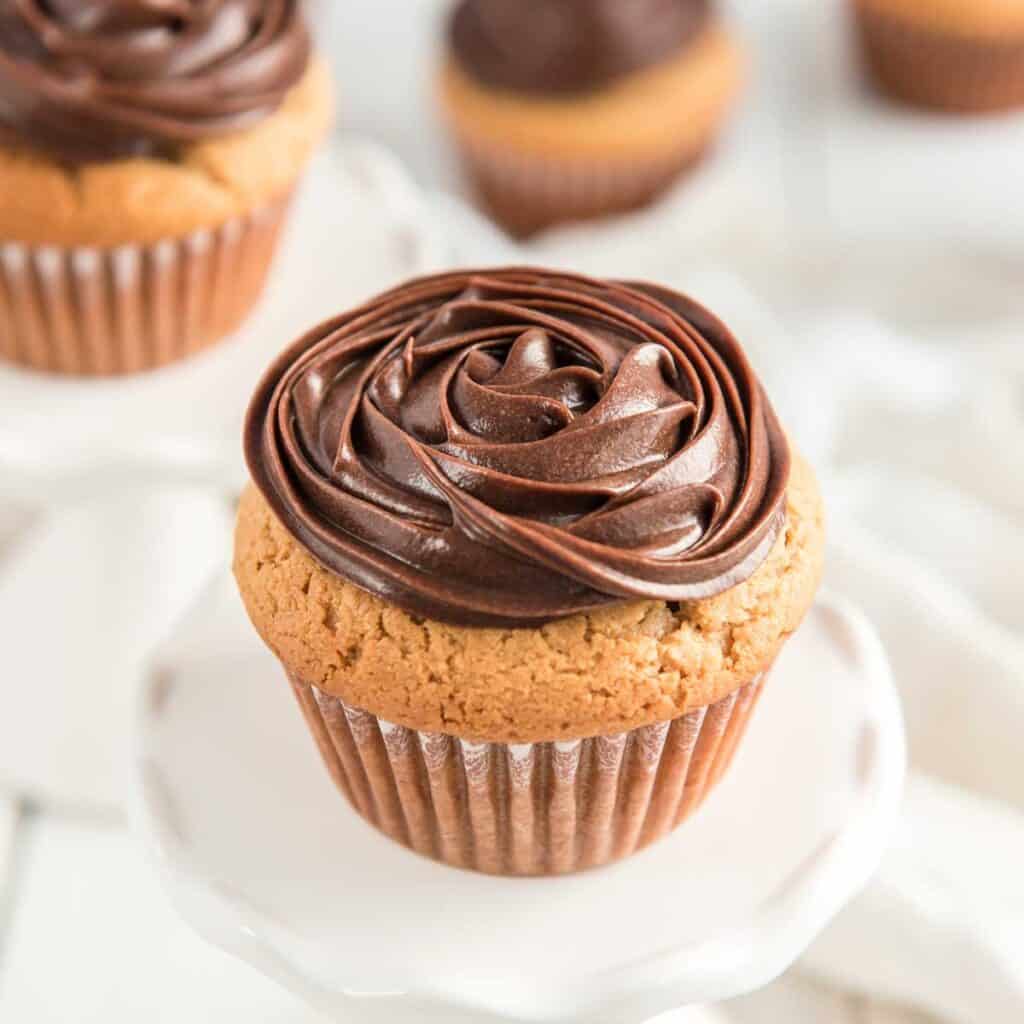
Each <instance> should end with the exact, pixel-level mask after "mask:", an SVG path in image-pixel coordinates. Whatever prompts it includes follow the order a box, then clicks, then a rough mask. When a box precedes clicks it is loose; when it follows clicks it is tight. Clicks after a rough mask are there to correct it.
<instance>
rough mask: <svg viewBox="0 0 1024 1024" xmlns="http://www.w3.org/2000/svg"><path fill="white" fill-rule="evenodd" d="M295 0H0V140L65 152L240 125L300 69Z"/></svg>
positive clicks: (158, 144) (121, 152)
mask: <svg viewBox="0 0 1024 1024" xmlns="http://www.w3.org/2000/svg"><path fill="white" fill-rule="evenodd" d="M300 6H301V0H0V139H2V140H4V141H6V142H8V143H11V142H13V143H19V144H28V145H31V146H34V147H37V148H39V149H42V150H44V151H46V152H49V153H52V154H54V155H55V156H57V157H59V158H61V159H65V160H68V161H71V162H80V161H88V160H108V159H114V158H117V157H122V156H130V155H138V154H164V153H167V152H173V150H174V149H175V148H176V147H178V146H180V145H182V144H185V143H190V142H196V141H199V140H202V139H206V138H210V137H213V136H217V135H221V134H224V133H226V132H231V131H236V130H238V129H241V128H245V127H247V126H248V125H250V124H252V123H253V122H254V121H257V120H259V119H260V118H262V117H265V116H266V115H267V114H269V113H270V112H272V111H273V110H274V109H275V108H276V107H277V106H278V105H279V104H280V103H281V101H282V99H283V98H284V96H285V93H286V92H287V91H288V89H290V88H291V87H292V86H293V85H295V84H296V82H298V80H299V79H300V78H301V76H302V74H303V72H304V70H305V68H306V65H307V63H308V61H309V53H310V41H309V35H308V32H307V29H306V26H305V22H304V19H303V17H302V15H301V10H300Z"/></svg>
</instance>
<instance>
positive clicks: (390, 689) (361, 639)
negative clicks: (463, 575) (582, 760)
mask: <svg viewBox="0 0 1024 1024" xmlns="http://www.w3.org/2000/svg"><path fill="white" fill-rule="evenodd" d="M823 551H824V523H823V510H822V504H821V498H820V496H819V494H818V489H817V485H816V483H815V480H814V476H813V474H812V473H811V471H810V469H809V467H808V466H807V464H806V463H805V462H804V461H803V460H802V459H800V458H799V457H797V459H796V461H795V463H794V465H793V473H792V477H791V480H790V484H789V488H788V495H787V510H786V526H785V529H784V531H783V532H782V534H781V535H780V536H779V538H778V540H777V541H776V543H775V546H774V548H773V549H772V551H771V553H770V554H769V556H768V558H767V560H766V561H765V562H764V563H763V564H762V565H761V567H760V568H759V569H758V570H757V571H756V572H755V573H754V575H753V576H751V577H750V579H748V580H747V581H746V582H745V583H741V584H739V585H738V586H736V587H733V588H732V589H730V590H727V591H725V592H724V593H722V594H719V595H718V596H717V597H712V598H708V599H705V600H702V601H693V602H682V603H678V604H676V603H670V602H665V601H634V602H629V603H626V604H620V605H613V606H609V607H606V608H603V609H600V610H598V611H594V612H588V613H585V614H580V615H573V616H570V617H569V618H565V619H561V620H559V621H557V622H553V623H550V624H548V625H545V626H541V627H538V628H535V629H503V628H483V629H481V628H473V627H466V626H456V625H450V624H447V623H442V622H437V621H433V620H430V619H423V618H421V617H419V616H416V615H411V614H409V613H408V612H406V611H403V610H402V609H401V608H399V607H397V606H396V605H394V604H391V603H389V602H387V601H383V600H381V599H380V598H378V597H376V596H374V595H372V594H369V593H367V592H366V591H364V590H361V589H360V588H359V587H356V586H354V585H353V584H351V583H348V582H347V581H345V580H344V579H342V578H341V577H339V576H337V575H335V574H334V573H331V572H328V571H327V570H326V569H324V568H323V567H322V566H321V565H319V564H318V563H317V562H316V561H315V560H314V559H313V558H312V557H311V556H310V555H309V553H308V552H307V551H306V550H305V549H304V548H303V547H302V545H300V544H299V543H298V542H297V541H296V540H295V538H294V537H293V536H292V535H291V534H290V533H289V532H288V531H287V530H286V529H285V528H284V527H283V526H282V525H281V523H280V521H279V520H278V519H277V518H276V516H275V515H274V513H273V512H272V511H271V510H270V508H269V506H268V505H267V503H266V501H265V500H264V499H263V497H262V496H261V495H260V494H259V492H258V491H257V490H256V489H255V488H252V487H250V488H249V489H248V490H247V491H246V492H245V494H244V496H243V498H242V503H241V507H240V509H239V515H238V526H237V530H236V536H235V559H234V568H235V576H236V578H237V580H238V585H239V588H240V590H241V594H242V598H243V600H244V602H245V605H246V608H247V610H248V613H249V616H250V618H251V619H252V621H253V623H254V625H255V626H256V629H257V630H258V632H259V633H260V635H261V636H262V637H263V639H264V641H265V642H266V643H267V645H268V646H269V647H270V648H271V650H273V651H274V653H275V654H276V655H277V656H278V658H279V659H280V660H281V662H282V663H283V664H284V666H285V668H286V669H287V670H288V672H290V673H291V674H292V675H293V676H294V677H295V678H296V679H299V680H301V681H302V682H304V683H306V684H307V685H312V686H316V687H318V688H319V689H321V690H322V691H324V692H326V693H328V694H331V695H333V696H337V697H340V698H342V699H343V700H345V701H346V702H348V703H349V704H351V705H353V706H355V707H358V708H363V709H365V710H367V711H369V712H371V713H373V714H375V715H378V716H380V717H382V718H384V719H385V720H387V721H391V722H396V723H398V724H400V725H405V726H407V727H409V728H415V729H426V730H432V731H437V732H447V733H454V734H457V735H460V736H463V737H466V738H470V739H477V740H485V741H489V742H495V743H504V742H508V743H515V742H537V741H541V740H552V739H571V738H576V737H584V736H595V735H607V734H611V733H616V732H621V731H624V730H627V729H632V728H636V727H639V726H643V725H650V724H652V723H654V722H662V721H669V720H671V719H674V718H677V717H679V716H680V715H683V714H686V713H687V712H689V711H692V710H694V709H695V708H700V707H704V706H706V705H708V704H710V703H713V702H714V701H716V700H720V699H722V698H724V697H726V696H728V695H729V694H730V693H731V692H733V691H734V690H736V689H738V688H739V687H741V686H744V685H746V684H747V683H749V682H751V681H752V680H753V679H756V678H757V677H758V675H759V674H761V673H762V672H765V671H767V670H768V668H769V667H770V666H771V664H772V662H773V660H774V659H775V657H776V655H777V653H778V651H779V648H780V647H781V645H782V644H783V642H784V641H785V639H786V637H787V636H789V634H790V633H792V632H793V630H795V629H796V627H797V626H798V625H799V624H800V621H801V619H802V618H803V616H804V614H805V613H806V611H807V609H808V607H809V606H810V603H811V601H812V599H813V597H814V593H815V590H816V589H817V586H818V582H819V578H820V575H821V567H822V560H823Z"/></svg>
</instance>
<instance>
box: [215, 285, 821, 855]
mask: <svg viewBox="0 0 1024 1024" xmlns="http://www.w3.org/2000/svg"><path fill="white" fill-rule="evenodd" d="M246 454H247V459H248V463H249V467H250V470H251V473H252V476H253V480H254V483H255V485H256V486H255V487H254V488H250V489H249V490H248V491H247V492H246V494H245V496H244V497H243V500H242V504H241V509H240V513H239V519H238V527H237V534H236V548H235V574H236V578H237V580H238V583H239V587H240V590H241V593H242V596H243V599H244V601H245V604H246V607H247V609H248V611H249V615H250V617H251V618H252V620H253V622H254V624H255V626H256V628H257V629H258V631H259V632H260V634H261V635H262V637H263V638H264V640H265V641H266V642H267V644H268V645H269V646H270V647H271V648H272V649H273V651H274V652H275V653H276V655H277V656H278V658H279V659H280V660H281V662H282V664H283V666H284V669H285V671H286V673H287V675H288V677H289V678H290V680H291V683H292V685H293V687H294V689H295V692H296V694H297V695H298V698H299V702H300V704H301V706H302V708H303V711H304V713H305V716H306V719H307V721H308V723H309V726H310V728H311V731H312V733H313V735H314V737H315V738H316V741H317V743H318V745H319V747H320V749H321V752H322V754H323V757H324V760H325V762H326V764H327V766H328V768H329V770H330V771H331V773H332V775H333V777H334V779H335V781H336V782H337V784H338V786H339V787H340V789H341V790H342V791H343V792H344V793H345V795H346V796H347V797H348V798H349V799H350V801H351V802H352V804H353V805H354V806H355V807H356V809H357V810H358V811H359V812H360V813H361V814H362V815H364V816H365V817H366V818H367V819H368V820H370V821H371V822H373V823H374V824H375V825H377V826H378V827H379V828H381V829H382V830H383V831H384V832H386V833H387V834H388V835H390V836H392V837H393V838H395V839H397V840H398V841H400V842H402V843H405V844H406V845H408V846H410V847H412V848H413V849H415V850H417V851H419V852H421V853H423V854H426V855H428V856H432V857H435V858H437V859H440V860H443V861H446V862H448V863H451V864H455V865H459V866H465V867H473V868H476V869H479V870H482V871H487V872H493V873H498V874H549V873H559V872H565V871H572V870H578V869H581V868H585V867H592V866H596V865H599V864H603V863H606V862H608V861H611V860H614V859H616V858H619V857H622V856H625V855H627V854H629V853H631V852H633V851H634V850H636V849H639V848H640V847H642V846H644V845H646V844H647V843H650V842H652V841H653V840H655V839H657V838H659V837H660V836H662V835H664V834H666V833H667V832H668V831H669V830H671V829H672V828H674V827H675V826H676V825H678V824H679V823H680V822H681V821H682V820H683V819H684V818H685V817H686V816H687V815H688V814H690V813H691V812H692V811H693V810H694V809H695V808H696V807H697V806H698V805H699V804H700V803H701V801H702V800H703V798H704V796H705V795H706V793H707V792H708V791H709V789H710V788H711V787H712V786H713V785H714V784H715V783H716V782H717V781H718V779H719V778H720V777H721V776H722V773H723V772H724V771H725V769H726V768H727V766H728V764H729V762H730V760H731V758H732V755H733V753H734V751H735V749H736V746H737V744H738V742H739V740H740V737H741V735H742V733H743V730H744V728H745V726H746V724H747V720H748V718H749V716H750V714H751V712H752V710H753V708H754V706H755V704H756V702H757V699H758V697H759V695H760V693H761V690H762V687H763V686H764V683H765V679H766V676H767V673H768V672H769V670H770V668H771V665H772V663H773V661H774V659H775V657H776V655H777V654H778V652H779V649H780V648H781V646H782V644H783V642H784V641H785V639H786V637H787V636H789V634H790V633H792V632H793V630H794V629H795V628H796V627H797V626H798V624H799V623H800V621H801V619H802V618H803V615H804V613H805V611H806V609H807V607H808V605H809V604H810V601H811V599H812V597H813V594H814V591H815V588H816V586H817V582H818V578H819V574H820V568H821V560H822V541H823V529H822V511H821V503H820V499H819V496H818V492H817V488H816V485H815V483H814V479H813V476H812V475H811V473H810V471H809V470H808V469H807V467H806V466H805V465H804V463H803V462H802V461H801V460H800V459H799V458H797V459H796V460H795V462H794V461H793V460H792V459H791V455H790V450H789V446H788V444H787V440H786V437H785V435H784V434H783V432H782V429H781V427H780V426H779V423H778V421H777V420H776V418H775V415H774V413H773V411H772V409H771V407H770V405H769V403H768V401H767V399H766V398H765V396H764V394H763V392H762V390H761V386H760V384H759V383H758V381H757V379H756V377H755V376H754V375H753V373H752V371H751V369H750V367H749V365H748V364H747V362H746V360H745V358H744V356H743V354H742V351H741V349H740V348H739V346H738V344H737V342H736V341H735V339H734V338H733V337H732V335H731V334H730V333H729V331H728V330H727V329H726V328H725V327H724V326H723V325H722V324H721V323H720V322H719V321H717V320H716V319H715V318H714V317H713V316H712V315H711V314H710V313H708V312H707V311H706V310H704V309H702V308H701V307H700V306H698V305H696V304H695V303H693V302H692V301H690V300H689V299H686V298H684V297H683V296H680V295H676V294H674V293H670V292H667V291H664V290H661V289H657V288H653V287H650V286H642V285H635V286H627V285H621V284H616V283H610V282H601V281H594V280H589V279H585V278H580V277H575V276H570V275H566V274H560V273H554V272H547V271H530V270H504V271H484V272H481V273H477V274H474V273H468V272H463V273H454V274H448V275H442V276H439V277H435V278H428V279H423V280H418V281H413V282H411V283H410V284H408V285H406V286H404V287H401V288H398V289H396V290H394V291H392V292H389V293H386V294H385V295H382V296H380V297H378V298H377V299H374V300H373V301H372V302H370V303H368V304H367V305H365V306H364V307H362V308H360V309H358V310H355V311H353V312H352V313H350V314H347V315H345V316H341V317H338V318H337V319H335V320H333V321H330V322H328V323H326V324H324V325H322V326H321V327H319V328H317V329H315V330H313V331H311V332H310V333H309V334H308V335H306V336H305V337H304V338H303V339H301V340H300V341H299V342H298V343H297V344H296V345H294V346H292V347H291V348H290V349H288V350H286V351H285V352H284V353H283V354H282V356H281V357H280V358H279V360H278V361H277V362H276V363H275V364H274V365H273V366H272V367H271V369H270V371H269V372H268V374H267V375H266V377H265V378H264V380H263V382H262V383H261V384H260V386H259V388H258V390H257V393H256V395H255V397H254V399H253V402H252V405H251V407H250V411H249V415H248V420H247V427H246Z"/></svg>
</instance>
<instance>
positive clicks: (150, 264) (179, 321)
mask: <svg viewBox="0 0 1024 1024" xmlns="http://www.w3.org/2000/svg"><path fill="white" fill-rule="evenodd" d="M290 198H291V196H290V195H288V196H285V197H283V198H282V199H280V200H277V201H275V202H272V203H270V204H267V205H265V206H263V207H261V208H259V209H258V210H256V211H254V212H252V213H249V214H246V215H245V216H241V217H236V218H234V219H232V220H229V221H227V222H225V223H223V224H220V225H219V226H216V227H213V228H209V229H203V230H200V231H195V232H193V233H191V234H189V235H186V236H184V237H182V238H176V239H166V240H163V241H159V242H156V243H154V244H149V245H121V246H116V247H113V248H92V247H88V246H80V247H75V248H61V247H59V246H49V245H25V244H22V243H19V242H0V359H4V360H7V361H8V362H12V363H16V364H18V365H21V366H25V367H29V368H31V369H34V370H42V371H46V372H50V373H62V374H72V375H76V376H113V375H117V374H126V373H136V372H139V371H142V370H150V369H155V368H156V367H159V366H165V365H167V364H168V363H174V362H177V361H178V360H180V359H184V358H185V357H187V356H189V355H191V354H193V353H195V352H198V351H200V350H201V349H203V348H206V347H207V346H209V345H211V344H213V343H214V342H216V341H218V340H219V339H220V338H223V337H224V336H225V335H227V334H230V333H231V332H232V331H233V330H235V329H236V328H237V327H239V326H240V325H241V323H242V321H243V320H244V319H245V317H246V315H247V314H248V313H249V311H250V310H251V309H252V307H253V305H254V304H255V302H256V300H257V299H258V298H259V296H260V293H261V292H262V290H263V286H264V283H265V281H266V278H267V272H268V270H269V268H270V264H271V261H272V259H273V256H274V251H275V249H276V247H277V241H278V238H279V235H280V232H281V226H282V224H283V222H284V219H285V216H286V214H287V210H288V205H289V201H290Z"/></svg>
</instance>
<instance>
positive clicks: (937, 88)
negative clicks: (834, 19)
mask: <svg viewBox="0 0 1024 1024" xmlns="http://www.w3.org/2000/svg"><path fill="white" fill-rule="evenodd" d="M853 5H854V13H855V16H856V22H857V25H858V28H859V32H860V38H861V41H862V44H863V50H864V54H865V58H866V64H867V67H868V70H869V71H870V73H871V75H872V77H873V79H874V80H875V82H876V83H877V85H878V86H879V88H880V89H881V90H882V91H883V92H885V93H886V94H888V95H889V96H891V97H892V98H894V99H896V100H898V101H900V102H903V103H909V104H912V105H915V106H920V107H927V108H929V109H933V110H939V111H947V112H950V113H986V112H994V111H1001V110H1011V109H1014V108H1018V107H1021V106H1024V4H1021V3H1020V2H1019V0H971V2H970V3H966V2H964V0H853Z"/></svg>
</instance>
